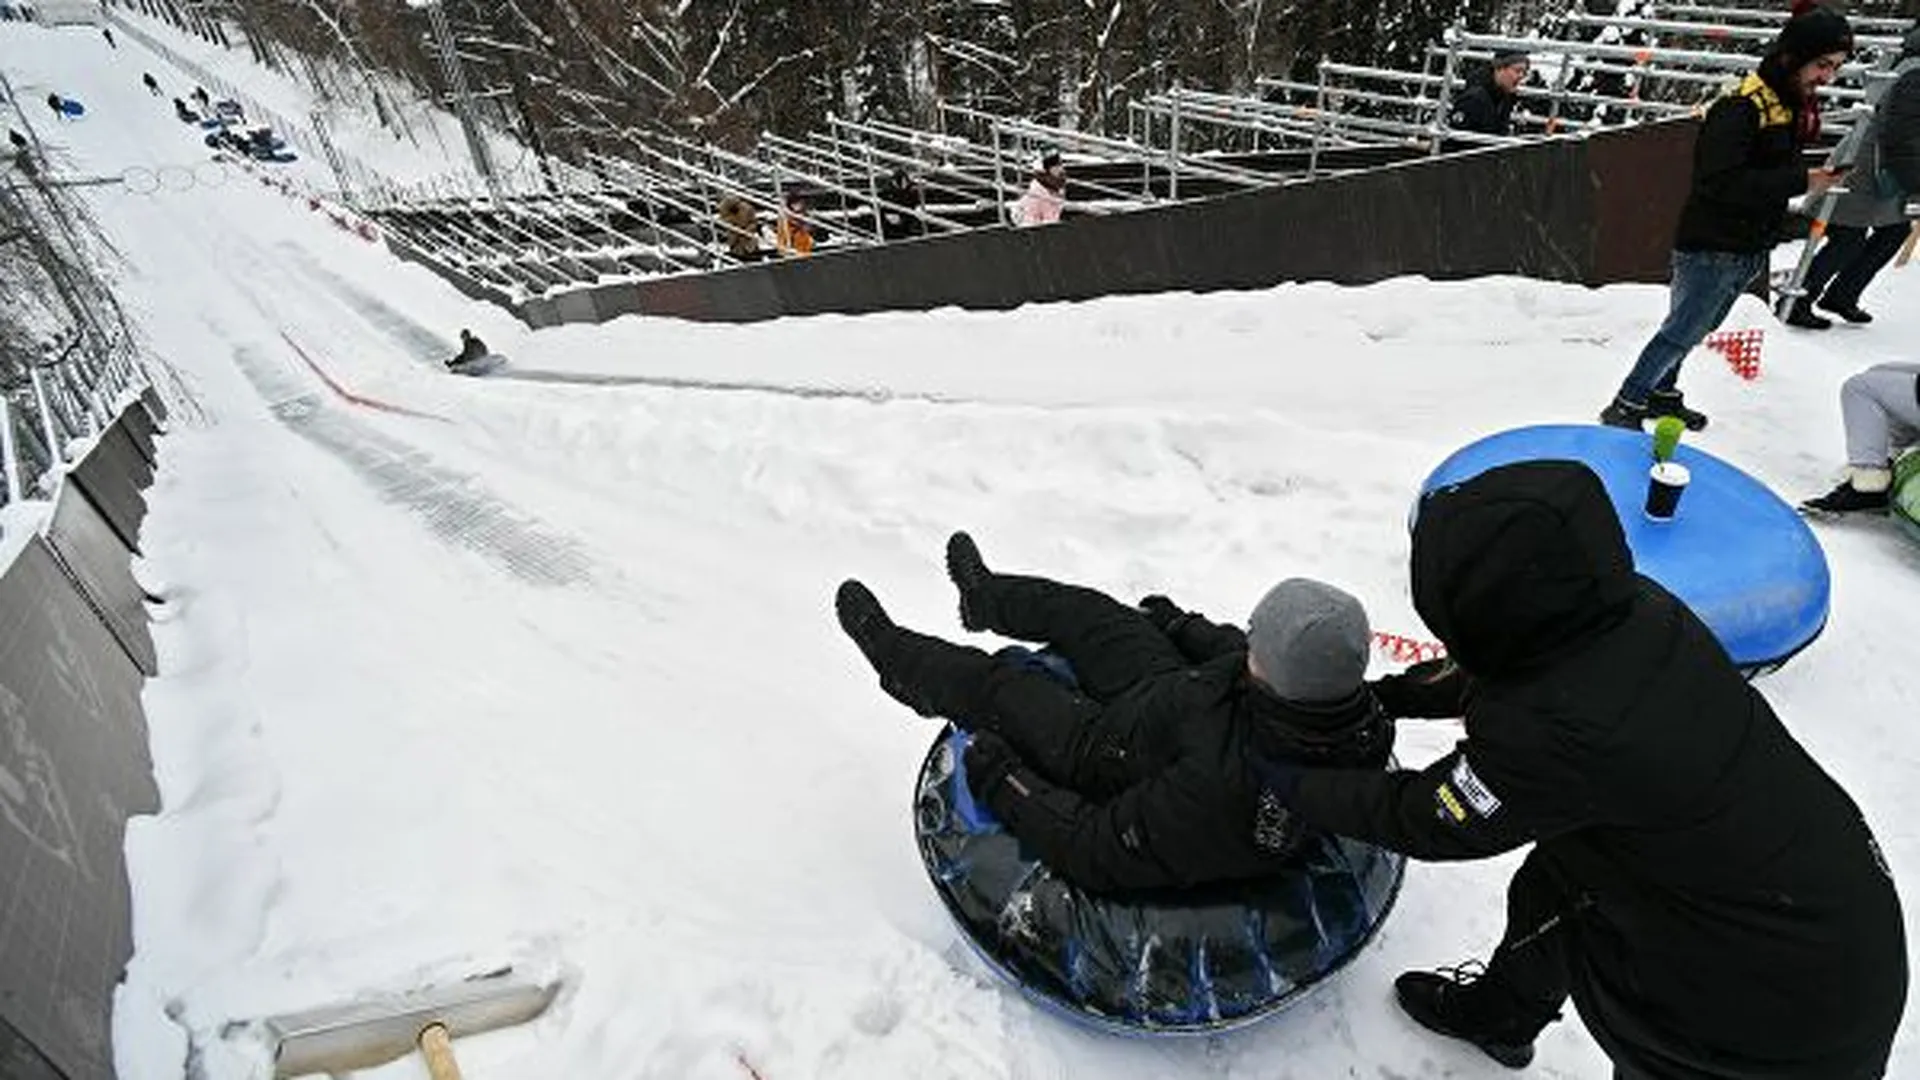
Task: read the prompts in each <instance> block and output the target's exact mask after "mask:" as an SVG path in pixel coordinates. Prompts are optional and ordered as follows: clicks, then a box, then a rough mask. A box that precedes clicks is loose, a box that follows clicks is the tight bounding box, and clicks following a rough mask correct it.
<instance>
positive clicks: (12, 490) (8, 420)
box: [0, 394, 20, 503]
mask: <svg viewBox="0 0 1920 1080" xmlns="http://www.w3.org/2000/svg"><path fill="white" fill-rule="evenodd" d="M0 464H4V466H5V468H6V470H7V502H9V503H17V502H19V501H20V448H19V447H18V446H17V445H15V444H14V436H13V402H11V401H8V400H7V396H6V395H5V394H0Z"/></svg>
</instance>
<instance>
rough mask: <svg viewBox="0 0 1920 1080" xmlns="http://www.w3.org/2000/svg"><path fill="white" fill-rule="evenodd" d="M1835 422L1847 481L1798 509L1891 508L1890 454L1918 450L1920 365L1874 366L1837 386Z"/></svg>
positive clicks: (1873, 510) (1871, 510) (1817, 512)
mask: <svg viewBox="0 0 1920 1080" xmlns="http://www.w3.org/2000/svg"><path fill="white" fill-rule="evenodd" d="M1840 417H1841V421H1842V423H1843V424H1844V425H1845V427H1846V431H1847V470H1846V476H1845V478H1843V479H1842V480H1841V481H1840V486H1838V487H1836V488H1834V489H1833V490H1832V491H1829V492H1827V493H1826V494H1825V495H1822V496H1820V497H1819V498H1817V499H1809V500H1807V501H1806V502H1804V503H1802V504H1801V507H1800V508H1801V509H1802V510H1805V511H1808V512H1809V513H1811V514H1815V515H1821V514H1857V513H1862V512H1866V513H1879V512H1884V511H1885V510H1886V509H1887V507H1888V506H1889V505H1890V504H1891V503H1892V488H1893V459H1894V457H1895V452H1896V451H1898V450H1900V449H1901V448H1903V447H1908V446H1913V445H1915V444H1920V364H1875V365H1874V366H1873V367H1870V368H1868V369H1867V370H1865V371H1862V372H1860V373H1859V374H1857V375H1855V376H1853V377H1852V378H1850V379H1848V380H1847V381H1846V382H1844V383H1842V384H1840Z"/></svg>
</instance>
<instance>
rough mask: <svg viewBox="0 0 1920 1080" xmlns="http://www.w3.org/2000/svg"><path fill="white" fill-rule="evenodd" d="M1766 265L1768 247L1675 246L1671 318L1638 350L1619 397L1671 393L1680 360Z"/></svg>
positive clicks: (1642, 400) (1638, 401)
mask: <svg viewBox="0 0 1920 1080" xmlns="http://www.w3.org/2000/svg"><path fill="white" fill-rule="evenodd" d="M1766 271H1767V255H1766V253H1765V252H1760V253H1758V254H1753V255H1741V254H1736V253H1734V252H1731V251H1676V252H1674V253H1673V292H1672V305H1671V306H1670V307H1669V308H1668V310H1667V321H1666V322H1663V323H1661V324H1660V329H1659V331H1658V332H1657V333H1655V334H1654V335H1653V340H1652V341H1649V342H1647V347H1646V348H1644V349H1642V350H1640V359H1639V360H1638V361H1637V362H1635V364H1634V365H1633V370H1632V371H1630V372H1628V373H1627V380H1626V381H1625V382H1623V383H1621V384H1620V400H1622V401H1625V402H1629V403H1631V404H1634V405H1645V404H1646V403H1647V398H1648V397H1649V396H1651V395H1653V394H1661V393H1672V392H1673V390H1674V387H1675V385H1676V383H1677V382H1678V381H1679V378H1680V362H1681V361H1682V360H1685V359H1686V358H1687V354H1688V353H1690V352H1692V351H1693V348H1694V346H1696V345H1698V344H1700V343H1701V342H1702V341H1704V340H1706V337H1707V335H1708V334H1711V333H1713V330H1714V328H1715V327H1717V326H1719V325H1720V322H1721V320H1723V319H1725V318H1726V317H1727V312H1729V311H1732V310H1733V302H1734V301H1735V300H1738V299H1740V293H1741V292H1742V291H1743V290H1744V289H1746V287H1747V283H1748V282H1750V281H1752V280H1753V279H1754V278H1756V277H1759V276H1760V275H1761V274H1764V273H1766Z"/></svg>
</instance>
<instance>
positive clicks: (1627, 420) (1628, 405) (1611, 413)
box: [1600, 397, 1647, 431]
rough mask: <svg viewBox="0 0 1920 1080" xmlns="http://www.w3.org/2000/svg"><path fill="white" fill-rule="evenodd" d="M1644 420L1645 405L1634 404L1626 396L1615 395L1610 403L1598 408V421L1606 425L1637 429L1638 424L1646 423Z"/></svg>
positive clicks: (1629, 429)
mask: <svg viewBox="0 0 1920 1080" xmlns="http://www.w3.org/2000/svg"><path fill="white" fill-rule="evenodd" d="M1646 420H1647V407H1646V406H1645V405H1636V404H1634V403H1633V402H1631V401H1628V400H1627V399H1626V398H1621V397H1616V398H1614V399H1613V401H1612V403H1611V404H1609V405H1608V406H1607V407H1606V408H1604V409H1602V410H1600V422H1601V423H1603V424H1605V425H1607V426H1608V427H1617V428H1626V429H1627V430H1628V431H1639V430H1640V425H1642V424H1644V423H1646Z"/></svg>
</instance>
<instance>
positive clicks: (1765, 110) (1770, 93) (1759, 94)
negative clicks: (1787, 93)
mask: <svg viewBox="0 0 1920 1080" xmlns="http://www.w3.org/2000/svg"><path fill="white" fill-rule="evenodd" d="M1733 93H1734V96H1736V97H1743V98H1746V99H1747V100H1748V101H1751V102H1753V107H1754V108H1756V109H1758V110H1760V126H1761V127H1763V128H1770V127H1782V126H1788V125H1791V124H1792V123H1793V110H1792V109H1790V108H1788V107H1787V104H1786V102H1784V101H1781V100H1780V95H1779V94H1777V93H1775V92H1774V89H1773V87H1771V86H1769V85H1767V80H1765V79H1763V78H1761V77H1760V75H1759V73H1757V72H1756V73H1754V74H1751V75H1748V76H1747V77H1746V78H1744V79H1742V80H1740V86H1739V88H1738V89H1736V90H1735V91H1734V92H1733Z"/></svg>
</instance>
